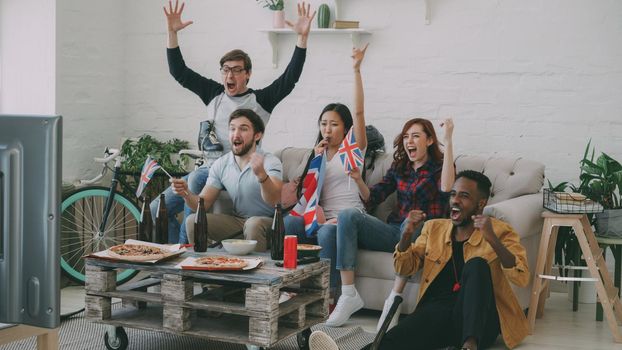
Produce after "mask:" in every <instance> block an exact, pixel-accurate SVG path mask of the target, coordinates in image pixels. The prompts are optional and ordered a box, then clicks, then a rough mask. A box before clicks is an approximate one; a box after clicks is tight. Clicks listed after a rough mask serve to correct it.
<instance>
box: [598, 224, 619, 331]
mask: <svg viewBox="0 0 622 350" xmlns="http://www.w3.org/2000/svg"><path fill="white" fill-rule="evenodd" d="M596 241H597V242H598V245H599V246H600V247H601V248H603V251H606V250H607V247H609V248H610V249H611V252H612V253H613V260H614V262H615V264H614V269H613V285H614V286H615V287H616V288H618V296H620V272H621V271H622V237H608V236H596ZM602 320H603V307H602V305H601V304H600V301H599V302H598V303H597V304H596V321H602Z"/></svg>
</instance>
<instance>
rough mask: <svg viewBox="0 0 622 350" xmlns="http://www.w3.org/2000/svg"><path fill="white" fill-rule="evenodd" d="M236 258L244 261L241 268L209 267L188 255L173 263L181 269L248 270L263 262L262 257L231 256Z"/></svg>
mask: <svg viewBox="0 0 622 350" xmlns="http://www.w3.org/2000/svg"><path fill="white" fill-rule="evenodd" d="M222 256H223V257H228V256H226V255H222ZM232 258H236V259H241V260H244V261H246V266H244V267H242V268H232V267H211V266H204V265H199V264H197V263H196V260H197V259H199V258H197V257H188V258H185V259H184V260H182V262H180V263H179V264H177V265H175V267H176V268H178V269H182V270H198V271H248V270H252V269H255V268H257V267H259V266H261V264H262V263H263V259H262V258H239V257H232Z"/></svg>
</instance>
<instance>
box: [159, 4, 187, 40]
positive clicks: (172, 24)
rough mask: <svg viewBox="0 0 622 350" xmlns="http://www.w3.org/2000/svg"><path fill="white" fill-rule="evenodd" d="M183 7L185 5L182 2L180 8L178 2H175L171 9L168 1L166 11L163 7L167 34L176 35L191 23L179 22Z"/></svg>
mask: <svg viewBox="0 0 622 350" xmlns="http://www.w3.org/2000/svg"><path fill="white" fill-rule="evenodd" d="M184 5H185V3H183V2H182V3H181V7H180V6H179V0H175V7H174V8H173V4H172V2H171V1H170V0H169V2H168V10H167V9H166V6H164V7H163V9H164V14H165V15H166V22H167V25H168V31H169V32H173V33H177V32H178V31H180V30H182V29H184V28H186V27H187V26H189V25H191V24H192V23H193V22H192V21H187V22H183V21H182V20H181V13H182V12H184Z"/></svg>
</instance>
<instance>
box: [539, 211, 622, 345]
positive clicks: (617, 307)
mask: <svg viewBox="0 0 622 350" xmlns="http://www.w3.org/2000/svg"><path fill="white" fill-rule="evenodd" d="M542 217H543V218H544V224H543V226H542V237H541V238H540V248H539V249H538V260H537V262H536V269H535V271H534V281H533V289H532V292H531V300H530V303H529V312H528V314H527V320H528V321H529V328H530V331H531V333H532V334H533V332H534V325H535V322H536V317H538V318H540V317H542V314H543V312H544V302H545V300H546V297H547V296H548V294H549V281H550V280H551V279H562V278H559V277H556V276H551V266H552V262H553V255H554V252H555V243H556V241H557V232H558V231H559V227H560V226H569V227H572V228H573V229H574V232H575V235H576V237H577V241H578V242H579V246H580V247H581V252H582V253H583V258H584V259H585V262H586V263H587V267H588V270H589V272H590V275H591V276H592V278H574V277H565V278H563V280H566V281H574V280H583V281H585V280H593V281H596V291H597V293H598V298H599V299H600V301H601V303H602V306H603V311H604V312H605V316H606V317H607V322H608V324H609V328H610V329H611V333H612V335H613V338H614V340H615V342H617V343H622V334H621V333H620V329H619V328H618V325H622V304H620V298H619V297H618V290H617V288H615V287H614V286H613V283H612V281H611V276H610V275H609V271H608V270H607V266H606V265H605V262H604V258H603V250H602V249H601V248H600V247H599V246H598V242H597V241H596V237H595V236H594V231H592V226H591V225H590V223H589V221H588V219H587V216H586V215H585V214H555V213H552V212H549V211H545V212H544V213H543V214H542Z"/></svg>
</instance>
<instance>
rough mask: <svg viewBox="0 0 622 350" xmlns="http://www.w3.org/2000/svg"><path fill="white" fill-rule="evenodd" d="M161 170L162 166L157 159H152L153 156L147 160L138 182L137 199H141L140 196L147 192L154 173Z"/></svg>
mask: <svg viewBox="0 0 622 350" xmlns="http://www.w3.org/2000/svg"><path fill="white" fill-rule="evenodd" d="M158 169H160V165H158V162H156V161H155V159H151V156H148V157H147V159H146V160H145V165H143V170H142V171H141V172H140V180H139V181H138V188H137V189H136V197H140V195H141V194H142V193H143V191H144V190H145V187H146V186H147V183H149V180H151V178H152V177H153V173H155V172H156V170H158Z"/></svg>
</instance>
